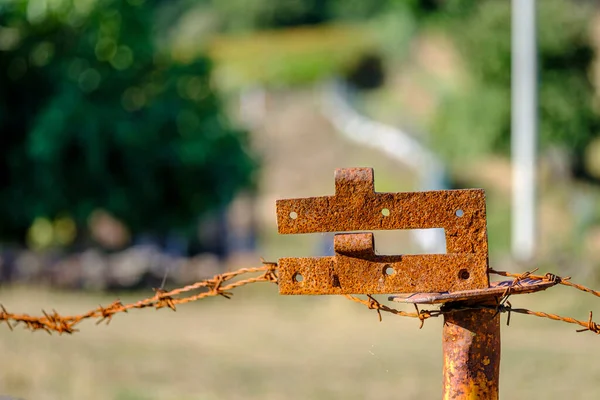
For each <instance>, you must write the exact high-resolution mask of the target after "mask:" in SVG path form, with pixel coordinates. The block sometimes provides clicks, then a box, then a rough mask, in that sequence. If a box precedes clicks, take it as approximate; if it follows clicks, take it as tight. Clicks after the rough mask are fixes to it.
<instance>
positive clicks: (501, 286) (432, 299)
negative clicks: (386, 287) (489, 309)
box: [388, 278, 556, 304]
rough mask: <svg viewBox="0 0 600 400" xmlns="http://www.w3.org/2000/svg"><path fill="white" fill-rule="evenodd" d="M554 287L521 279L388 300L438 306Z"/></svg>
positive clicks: (544, 282) (549, 284) (546, 283)
mask: <svg viewBox="0 0 600 400" xmlns="http://www.w3.org/2000/svg"><path fill="white" fill-rule="evenodd" d="M554 285H556V283H555V282H552V281H548V280H543V279H530V278H527V279H522V280H520V281H519V282H518V283H517V284H514V281H501V282H492V283H491V284H490V287H489V288H485V289H473V290H461V291H458V292H451V293H449V292H443V293H413V294H410V295H397V296H390V297H389V298H388V299H389V300H392V301H396V302H399V303H414V304H440V303H449V302H452V301H481V300H485V299H490V298H494V297H501V296H503V295H504V294H506V293H507V289H509V293H510V294H511V295H513V294H526V293H533V292H539V291H542V290H546V289H548V288H549V287H552V286H554Z"/></svg>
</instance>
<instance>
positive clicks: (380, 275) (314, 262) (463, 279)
mask: <svg viewBox="0 0 600 400" xmlns="http://www.w3.org/2000/svg"><path fill="white" fill-rule="evenodd" d="M277 226H278V229H279V233H284V234H290V233H292V234H295V233H315V232H347V231H361V230H369V231H370V230H394V229H424V228H443V229H444V232H445V236H446V254H422V255H393V256H380V255H377V254H375V249H374V245H375V244H374V239H373V234H372V233H370V232H361V233H341V234H337V235H335V238H334V250H335V255H334V256H333V257H315V258H282V259H280V260H279V274H280V280H279V292H280V294H384V293H388V294H390V293H417V292H421V293H423V292H427V293H430V292H455V291H463V290H472V289H485V288H488V287H489V279H488V244H487V232H486V218H485V193H484V191H483V190H482V189H469V190H442V191H430V192H416V193H377V192H375V184H374V178H373V169H371V168H349V169H337V170H336V171H335V195H334V196H325V197H310V198H304V199H288V200H278V201H277Z"/></svg>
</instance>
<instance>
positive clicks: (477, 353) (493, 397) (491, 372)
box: [442, 303, 500, 400]
mask: <svg viewBox="0 0 600 400" xmlns="http://www.w3.org/2000/svg"><path fill="white" fill-rule="evenodd" d="M444 307H445V308H452V303H448V304H447V305H446V306H444ZM442 349H443V353H444V380H443V399H444V400H446V399H461V400H462V399H464V400H466V399H490V400H497V399H498V384H499V377H500V313H496V311H495V310H493V309H478V310H473V309H471V310H457V311H455V312H451V313H447V314H444V327H443V333H442Z"/></svg>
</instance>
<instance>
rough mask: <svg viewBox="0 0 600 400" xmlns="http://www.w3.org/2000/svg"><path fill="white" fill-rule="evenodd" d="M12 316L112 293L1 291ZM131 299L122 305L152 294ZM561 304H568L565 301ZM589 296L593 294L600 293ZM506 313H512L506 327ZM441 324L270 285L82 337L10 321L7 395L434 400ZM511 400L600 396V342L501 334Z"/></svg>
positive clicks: (140, 313)
mask: <svg viewBox="0 0 600 400" xmlns="http://www.w3.org/2000/svg"><path fill="white" fill-rule="evenodd" d="M0 294H1V298H2V303H3V304H4V305H5V306H6V308H7V309H8V310H9V311H25V312H30V313H39V310H40V309H41V308H42V307H43V308H44V309H47V310H48V309H51V308H56V309H57V310H58V311H60V312H81V311H84V310H87V309H89V308H93V307H96V306H97V305H98V304H99V303H102V304H108V303H110V302H112V300H114V298H115V296H108V295H90V294H81V293H52V292H49V291H46V290H34V289H31V288H29V289H18V288H14V289H0ZM143 295H144V294H142V293H140V294H138V295H137V296H131V295H128V296H126V297H124V298H122V300H124V301H125V300H135V299H137V298H140V297H142V296H143ZM559 296H560V299H561V300H560V301H559V300H558V299H559ZM590 297H591V296H590ZM511 300H512V302H513V305H518V306H525V307H529V308H531V309H534V310H545V311H554V312H557V313H562V314H567V315H572V316H575V317H579V318H580V319H585V318H586V317H587V310H588V309H589V308H590V307H591V302H593V301H594V299H593V298H590V299H588V298H587V297H586V295H585V294H581V295H580V294H578V293H572V292H571V291H568V290H567V289H560V288H556V289H553V290H552V293H551V291H548V292H546V293H540V294H535V295H529V296H523V297H522V298H518V297H517V296H514V298H513V299H511ZM505 321H506V317H505V316H503V323H505ZM441 327H442V320H441V319H432V320H429V321H427V322H426V323H425V326H424V327H423V329H421V330H419V329H418V321H415V320H412V319H404V318H401V317H396V316H393V315H384V317H383V322H381V323H380V322H378V320H377V315H376V313H375V312H374V311H372V310H368V309H366V308H364V307H363V306H361V305H359V304H356V303H353V302H350V301H348V300H346V299H344V298H341V297H337V296H329V297H328V296H322V297H293V296H290V297H284V296H278V294H277V288H276V287H275V286H274V285H271V284H268V283H260V284H256V285H254V286H251V287H247V288H241V289H238V290H237V291H236V294H235V296H234V297H233V299H231V300H226V299H224V298H211V299H207V300H202V301H200V302H198V303H195V304H189V305H184V306H180V307H179V308H178V310H177V312H172V311H170V310H166V309H163V310H159V311H156V310H153V309H145V310H136V311H133V312H130V313H129V314H126V315H125V314H122V315H118V316H116V317H115V319H114V320H113V321H112V323H111V324H110V325H109V326H108V327H107V326H95V325H94V323H93V322H86V323H84V324H82V325H81V326H80V328H81V331H80V332H78V333H76V334H74V335H72V336H58V335H53V336H49V335H47V334H46V333H44V332H36V333H30V332H27V331H23V330H22V328H18V329H16V330H15V331H13V332H11V331H10V330H9V329H8V328H7V327H6V326H0V359H1V360H2V362H1V367H0V395H2V394H9V395H12V396H15V397H20V398H23V399H25V400H29V399H31V400H34V399H35V400H46V399H61V400H68V399H77V400H81V399H90V400H104V399H107V400H108V399H118V400H133V399H140V400H141V399H161V400H168V399H173V400H175V399H177V400H185V399H198V400H204V399H399V398H400V399H435V398H439V397H440V393H441V374H442V364H441V362H442V357H441ZM502 331H503V332H502V335H503V337H502V342H503V345H502V368H501V386H500V387H501V398H505V399H530V398H544V399H564V398H567V397H569V398H572V399H595V398H597V393H596V392H597V382H598V379H600V365H599V364H598V363H596V362H594V360H595V359H597V357H598V356H599V355H600V353H598V340H600V339H599V338H598V337H597V336H595V335H594V334H592V333H589V332H587V333H575V327H574V326H571V325H567V324H562V323H558V322H553V321H549V320H542V319H539V318H536V317H530V316H522V315H513V316H512V318H511V326H509V327H506V326H505V325H503V327H502Z"/></svg>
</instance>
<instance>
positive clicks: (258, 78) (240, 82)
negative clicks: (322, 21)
mask: <svg viewBox="0 0 600 400" xmlns="http://www.w3.org/2000/svg"><path fill="white" fill-rule="evenodd" d="M373 45H374V37H373V35H372V34H371V31H369V30H368V29H366V28H365V27H360V26H342V25H327V26H319V27H311V28H294V29H288V30H285V31H266V32H259V33H254V34H252V35H248V36H241V37H237V36H220V37H218V38H216V39H215V40H213V42H212V44H211V46H210V48H209V54H210V56H211V58H212V59H214V61H215V64H216V67H217V68H216V71H215V72H216V77H217V81H218V83H219V86H220V87H222V88H227V89H230V88H238V87H243V86H244V85H247V84H248V83H253V84H254V83H260V84H267V85H271V86H290V85H302V84H308V83H311V82H315V81H318V80H319V79H324V78H328V77H331V76H335V75H336V74H339V73H340V72H341V71H343V70H344V68H345V67H346V66H348V65H351V64H352V63H354V62H355V61H356V60H358V59H359V57H360V55H361V54H363V53H365V52H367V51H368V50H369V49H370V48H372V47H373Z"/></svg>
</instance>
